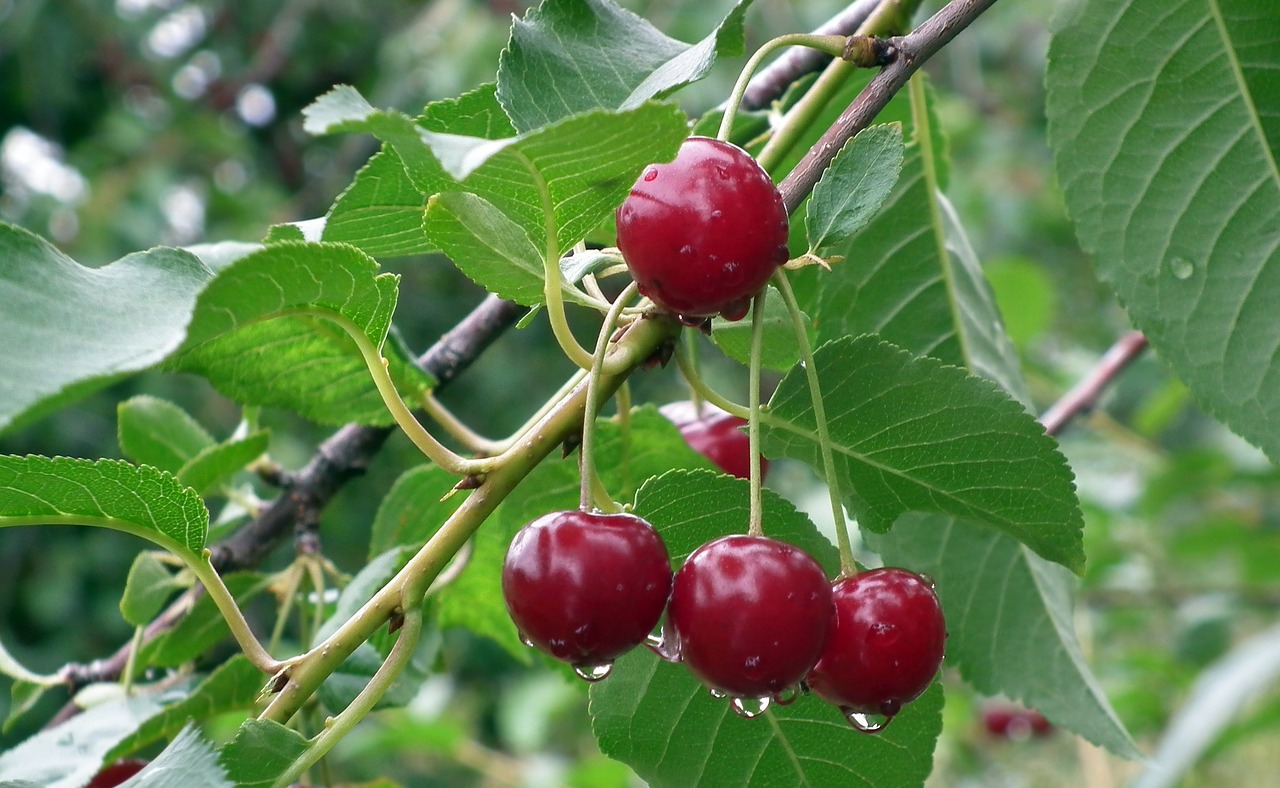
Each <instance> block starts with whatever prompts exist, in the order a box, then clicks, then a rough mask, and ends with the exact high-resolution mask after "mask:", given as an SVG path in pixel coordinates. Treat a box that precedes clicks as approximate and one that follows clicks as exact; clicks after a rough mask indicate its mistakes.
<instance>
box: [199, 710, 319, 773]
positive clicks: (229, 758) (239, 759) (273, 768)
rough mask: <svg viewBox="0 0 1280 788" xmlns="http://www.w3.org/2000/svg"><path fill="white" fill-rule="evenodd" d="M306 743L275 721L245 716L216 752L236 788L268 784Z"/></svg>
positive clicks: (219, 761) (284, 768) (299, 753)
mask: <svg viewBox="0 0 1280 788" xmlns="http://www.w3.org/2000/svg"><path fill="white" fill-rule="evenodd" d="M310 747H311V744H310V742H308V741H307V740H306V739H304V738H302V735H301V734H299V733H298V732H297V731H294V730H291V729H289V728H286V727H284V726H283V725H281V724H280V723H278V722H272V721H271V720H245V721H244V722H243V723H241V725H240V728H239V729H238V730H237V731H236V736H235V738H234V739H232V740H231V741H230V742H229V743H228V744H226V745H225V746H223V748H222V750H221V752H219V754H218V763H219V764H220V765H221V766H222V768H223V769H226V772H227V777H228V778H229V779H230V780H231V781H232V782H234V783H235V785H236V788H269V787H270V786H271V785H272V784H274V783H275V780H276V778H277V777H279V776H280V775H282V774H284V772H285V770H286V769H288V768H289V767H290V766H291V765H292V764H293V762H294V761H296V760H297V759H298V758H300V757H301V756H302V754H303V753H304V752H306V751H307V749H308V748H310Z"/></svg>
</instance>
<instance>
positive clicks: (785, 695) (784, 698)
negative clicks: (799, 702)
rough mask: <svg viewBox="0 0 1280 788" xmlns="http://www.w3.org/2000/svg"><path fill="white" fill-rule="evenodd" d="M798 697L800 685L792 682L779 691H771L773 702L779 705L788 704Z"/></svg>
mask: <svg viewBox="0 0 1280 788" xmlns="http://www.w3.org/2000/svg"><path fill="white" fill-rule="evenodd" d="M798 697H800V685H799V684H792V685H791V686H790V687H786V688H784V689H782V690H781V691H779V692H775V693H773V702H774V703H776V704H778V705H779V706H790V705H791V704H792V703H795V702H796V698H798Z"/></svg>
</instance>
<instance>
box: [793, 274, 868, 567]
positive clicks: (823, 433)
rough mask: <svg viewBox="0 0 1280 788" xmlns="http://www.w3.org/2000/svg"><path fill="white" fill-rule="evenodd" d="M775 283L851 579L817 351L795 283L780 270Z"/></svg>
mask: <svg viewBox="0 0 1280 788" xmlns="http://www.w3.org/2000/svg"><path fill="white" fill-rule="evenodd" d="M773 283H774V284H775V285H777V287H778V292H780V293H781V294H782V300H783V302H785V303H786V305H787V313H788V314H789V315H790V316H791V326H792V328H793V329H794V331H795V335H796V348H797V349H798V350H799V351H800V361H801V366H803V367H804V372H805V375H806V377H807V378H808V381H809V397H810V399H811V401H812V402H813V422H814V427H815V429H816V431H817V433H818V450H819V452H820V453H821V455H822V472H823V475H824V476H825V477H826V480H827V495H828V497H829V498H830V499H831V518H832V524H833V525H834V526H835V531H836V547H837V548H839V550H840V575H841V576H842V577H845V576H848V575H851V574H853V573H855V572H857V571H858V562H857V560H856V559H854V557H853V545H852V544H851V543H850V541H849V525H848V523H847V522H846V521H845V517H844V505H843V504H842V503H841V502H840V490H839V488H838V485H839V478H840V477H839V475H838V474H837V473H836V458H835V452H833V451H832V450H831V432H830V430H829V429H828V428H827V410H826V406H825V404H824V403H823V401H822V385H821V383H819V381H818V368H817V366H815V365H814V363H813V347H812V346H811V345H810V344H809V334H808V333H807V332H806V331H805V330H804V320H803V318H802V317H801V315H800V305H799V304H798V303H797V302H796V294H795V291H793V290H792V289H791V280H790V279H788V278H787V274H786V272H785V271H783V270H781V269H779V270H778V272H777V273H775V274H774V275H773Z"/></svg>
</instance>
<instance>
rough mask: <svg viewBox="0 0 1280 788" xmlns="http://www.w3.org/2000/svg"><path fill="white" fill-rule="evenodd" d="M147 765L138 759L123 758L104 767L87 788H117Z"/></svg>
mask: <svg viewBox="0 0 1280 788" xmlns="http://www.w3.org/2000/svg"><path fill="white" fill-rule="evenodd" d="M146 765H147V762H146V761H140V760H138V759H136V758H123V759H121V760H118V761H116V762H115V763H112V764H110V765H108V766H104V767H102V769H101V770H100V771H99V772H98V773H97V774H95V775H94V776H93V779H92V780H90V781H89V784H88V785H86V786H85V788H115V786H117V785H119V784H120V783H122V782H124V781H125V780H128V779H129V778H130V777H133V776H134V775H135V774H137V773H138V772H140V771H142V769H143V767H145V766H146Z"/></svg>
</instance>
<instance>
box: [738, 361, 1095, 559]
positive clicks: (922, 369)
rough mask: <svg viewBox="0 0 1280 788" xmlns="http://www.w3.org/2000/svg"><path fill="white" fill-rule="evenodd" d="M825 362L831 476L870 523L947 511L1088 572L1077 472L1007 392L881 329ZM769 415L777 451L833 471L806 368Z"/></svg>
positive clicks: (783, 388)
mask: <svg viewBox="0 0 1280 788" xmlns="http://www.w3.org/2000/svg"><path fill="white" fill-rule="evenodd" d="M814 368H815V371H816V373H817V376H818V380H819V382H820V385H821V388H822V401H823V404H824V410H825V411H826V416H827V420H828V426H829V429H830V433H831V440H832V443H833V446H832V451H833V452H834V455H835V463H836V473H837V474H838V478H837V479H834V480H830V481H831V482H832V483H834V484H836V485H837V487H839V489H840V491H841V493H842V494H843V495H844V497H845V500H846V504H847V505H849V507H850V508H851V509H852V510H853V511H854V513H855V514H856V516H857V518H858V522H859V524H860V525H861V526H862V527H864V528H868V529H870V530H872V531H884V530H886V529H887V528H888V527H889V526H890V525H892V524H893V521H894V520H896V519H897V518H898V516H899V515H901V514H905V513H906V512H910V511H928V512H940V513H945V514H950V515H952V516H954V517H959V518H961V519H967V520H976V521H978V522H983V523H987V524H989V525H991V526H993V527H995V528H997V529H999V530H1001V531H1004V532H1005V533H1007V534H1009V535H1010V536H1013V537H1014V538H1016V539H1017V540H1018V541H1020V542H1022V543H1024V544H1026V545H1027V546H1028V547H1030V548H1032V549H1033V550H1035V551H1036V552H1038V553H1039V554H1040V555H1042V556H1044V557H1045V558H1048V559H1049V560H1051V561H1057V562H1059V563H1061V564H1063V565H1064V566H1066V567H1068V568H1070V569H1073V570H1075V571H1077V572H1078V571H1081V570H1082V569H1083V568H1084V547H1083V545H1082V542H1081V530H1082V528H1083V522H1082V517H1081V514H1080V508H1079V505H1078V503H1077V501H1076V496H1075V487H1074V485H1073V482H1072V475H1071V471H1070V469H1069V468H1068V467H1067V464H1066V461H1065V460H1064V459H1063V457H1062V455H1061V454H1060V453H1059V452H1058V448H1057V444H1056V443H1055V442H1054V440H1053V439H1052V438H1050V437H1048V436H1047V435H1045V434H1044V429H1043V428H1042V427H1041V426H1040V425H1039V424H1038V423H1037V422H1036V421H1035V419H1033V418H1032V417H1031V416H1030V415H1029V414H1028V413H1027V412H1026V411H1025V410H1024V409H1023V408H1022V406H1021V405H1019V404H1018V403H1017V402H1015V401H1014V400H1011V399H1009V398H1008V396H1007V395H1006V394H1005V393H1004V392H1002V391H1000V390H999V389H997V388H996V387H995V386H994V385H993V384H991V383H990V382H989V381H986V380H983V379H981V378H976V377H971V376H969V375H966V374H965V373H964V371H963V370H961V369H957V368H955V367H949V366H944V365H943V364H941V363H940V362H938V361H937V360H935V359H932V358H928V357H924V358H917V357H913V356H912V355H911V354H910V353H907V352H906V351H904V350H902V349H901V348H897V347H894V346H893V345H891V344H889V343H887V342H882V341H880V340H879V339H878V338H876V337H874V336H864V337H860V338H858V339H852V338H845V339H841V340H836V341H834V342H829V343H827V344H826V345H824V346H822V347H821V348H819V349H818V351H817V352H816V353H815V354H814ZM762 421H763V427H764V449H765V452H766V453H768V454H769V455H770V456H784V457H791V458H793V459H798V460H803V461H805V462H806V463H808V464H809V465H811V466H812V467H814V468H815V469H817V470H818V471H819V472H822V471H823V462H822V460H821V455H820V453H819V446H818V441H817V435H816V432H815V430H816V427H815V425H814V415H813V406H812V402H811V398H810V393H809V387H808V383H807V376H806V374H805V372H804V370H801V369H799V368H797V369H795V370H792V371H791V372H790V373H788V375H787V377H786V378H784V379H783V381H782V383H781V384H779V386H778V389H777V391H775V392H774V395H773V398H772V400H771V402H770V405H769V409H768V411H766V413H765V414H764V416H763V418H762Z"/></svg>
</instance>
